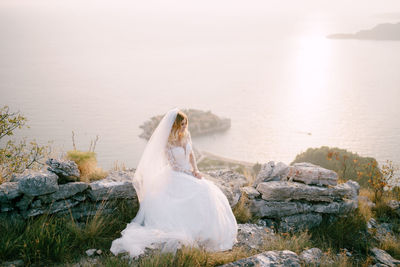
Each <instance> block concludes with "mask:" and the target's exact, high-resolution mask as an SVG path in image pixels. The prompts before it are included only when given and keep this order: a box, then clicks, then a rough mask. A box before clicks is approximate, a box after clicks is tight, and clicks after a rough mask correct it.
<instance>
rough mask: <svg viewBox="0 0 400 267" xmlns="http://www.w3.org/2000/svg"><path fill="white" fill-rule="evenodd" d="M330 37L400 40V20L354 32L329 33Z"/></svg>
mask: <svg viewBox="0 0 400 267" xmlns="http://www.w3.org/2000/svg"><path fill="white" fill-rule="evenodd" d="M327 38H329V39H358V40H377V41H384V40H392V41H400V22H398V23H383V24H378V25H376V26H375V27H374V28H372V29H369V30H361V31H359V32H357V33H354V34H348V33H337V34H331V35H328V36H327Z"/></svg>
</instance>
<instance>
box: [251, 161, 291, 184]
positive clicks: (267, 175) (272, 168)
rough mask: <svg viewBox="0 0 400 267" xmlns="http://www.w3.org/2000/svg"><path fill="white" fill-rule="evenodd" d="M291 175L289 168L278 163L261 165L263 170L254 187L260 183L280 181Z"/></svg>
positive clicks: (271, 162)
mask: <svg viewBox="0 0 400 267" xmlns="http://www.w3.org/2000/svg"><path fill="white" fill-rule="evenodd" d="M288 173H289V167H288V166H287V165H286V164H285V163H283V162H278V163H277V164H275V162H274V161H270V162H268V163H265V164H263V165H261V170H260V172H259V173H258V175H257V178H256V180H255V181H254V183H253V186H254V187H256V186H257V185H258V184H259V183H262V182H270V181H280V180H283V179H285V178H286V177H287V175H288Z"/></svg>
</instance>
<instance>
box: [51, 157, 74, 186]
mask: <svg viewBox="0 0 400 267" xmlns="http://www.w3.org/2000/svg"><path fill="white" fill-rule="evenodd" d="M46 164H47V165H49V167H48V168H47V170H49V171H51V172H53V173H55V174H57V175H58V176H59V177H60V178H62V179H65V180H69V181H75V180H77V179H78V178H79V177H80V172H79V169H78V165H77V164H76V163H75V162H74V161H72V160H61V159H54V158H50V159H48V160H47V161H46Z"/></svg>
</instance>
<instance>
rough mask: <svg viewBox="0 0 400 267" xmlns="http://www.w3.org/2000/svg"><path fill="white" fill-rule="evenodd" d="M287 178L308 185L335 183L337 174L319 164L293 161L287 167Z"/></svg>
mask: <svg viewBox="0 0 400 267" xmlns="http://www.w3.org/2000/svg"><path fill="white" fill-rule="evenodd" d="M288 177H289V179H291V180H293V181H297V182H302V183H305V184H308V185H333V186H334V185H337V181H338V175H337V173H336V172H334V171H331V170H328V169H325V168H322V167H320V166H317V165H314V164H311V163H308V162H302V163H295V164H294V165H293V166H290V167H289V174H288Z"/></svg>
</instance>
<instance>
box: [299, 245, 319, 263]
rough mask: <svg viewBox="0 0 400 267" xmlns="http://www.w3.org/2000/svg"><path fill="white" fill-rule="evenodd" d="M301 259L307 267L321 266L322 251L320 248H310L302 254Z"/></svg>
mask: <svg viewBox="0 0 400 267" xmlns="http://www.w3.org/2000/svg"><path fill="white" fill-rule="evenodd" d="M299 257H300V259H301V260H302V261H304V263H305V264H307V265H314V266H315V265H319V264H320V261H321V258H322V251H321V250H320V249H319V248H310V249H307V250H304V251H303V252H301V253H300V255H299Z"/></svg>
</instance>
